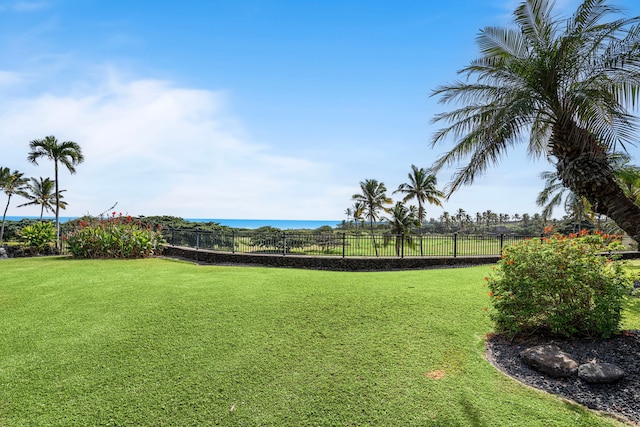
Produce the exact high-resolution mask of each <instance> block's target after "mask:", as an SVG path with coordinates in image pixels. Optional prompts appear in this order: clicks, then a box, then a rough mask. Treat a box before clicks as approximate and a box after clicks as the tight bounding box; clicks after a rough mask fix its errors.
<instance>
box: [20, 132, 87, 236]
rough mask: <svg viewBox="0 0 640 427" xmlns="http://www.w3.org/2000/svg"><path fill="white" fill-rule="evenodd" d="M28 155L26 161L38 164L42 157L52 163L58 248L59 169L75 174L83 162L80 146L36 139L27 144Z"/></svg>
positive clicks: (67, 142)
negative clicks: (61, 167) (62, 167)
mask: <svg viewBox="0 0 640 427" xmlns="http://www.w3.org/2000/svg"><path fill="white" fill-rule="evenodd" d="M29 149H30V150H31V151H30V152H29V155H28V156H27V160H29V161H30V162H31V163H33V164H36V165H37V164H38V159H40V158H42V157H44V158H46V159H49V160H51V161H53V165H54V182H55V192H54V195H55V207H56V211H55V215H56V248H60V208H61V202H60V185H59V183H60V180H59V167H60V165H62V166H64V167H65V168H66V169H67V170H68V171H69V172H70V173H71V174H74V173H76V166H77V165H78V164H80V163H82V162H83V161H84V156H83V155H82V149H81V148H80V145H78V144H77V143H75V142H73V141H64V142H61V143H58V140H57V139H56V137H55V136H52V135H50V136H47V137H45V138H44V139H36V140H33V141H31V142H30V143H29Z"/></svg>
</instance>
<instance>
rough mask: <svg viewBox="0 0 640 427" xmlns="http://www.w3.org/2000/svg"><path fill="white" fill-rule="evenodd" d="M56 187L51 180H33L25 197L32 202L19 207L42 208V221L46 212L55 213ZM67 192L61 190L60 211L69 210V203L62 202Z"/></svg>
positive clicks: (28, 185)
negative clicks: (63, 195) (63, 194)
mask: <svg viewBox="0 0 640 427" xmlns="http://www.w3.org/2000/svg"><path fill="white" fill-rule="evenodd" d="M54 187H55V183H54V182H53V181H52V180H51V179H49V178H42V177H40V179H36V178H31V182H30V183H28V184H27V188H26V192H27V194H26V195H25V197H26V198H27V199H29V200H30V201H29V202H27V203H23V204H21V205H18V207H19V208H21V207H23V206H40V220H42V217H43V215H44V213H45V212H51V213H54V212H55V195H54ZM65 191H66V190H60V209H66V208H67V203H66V202H64V201H63V200H62V193H64V192H65Z"/></svg>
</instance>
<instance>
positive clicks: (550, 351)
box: [520, 344, 580, 377]
mask: <svg viewBox="0 0 640 427" xmlns="http://www.w3.org/2000/svg"><path fill="white" fill-rule="evenodd" d="M520 357H522V360H524V363H526V364H527V365H529V366H532V367H533V368H535V369H537V370H539V371H541V372H544V373H545V374H548V375H551V376H552V377H570V376H573V375H575V374H576V372H577V371H578V366H580V364H579V363H578V362H576V361H575V360H573V359H572V358H571V356H570V355H569V354H567V353H565V352H563V351H562V350H561V349H560V347H558V346H557V345H550V344H544V345H537V346H535V347H531V348H528V349H526V350H523V351H522V352H520Z"/></svg>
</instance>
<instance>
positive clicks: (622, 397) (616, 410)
mask: <svg viewBox="0 0 640 427" xmlns="http://www.w3.org/2000/svg"><path fill="white" fill-rule="evenodd" d="M540 344H554V345H557V346H558V347H560V348H561V349H562V350H563V351H564V352H566V353H569V354H570V355H571V356H572V358H573V359H574V360H576V361H577V362H578V363H580V364H582V363H588V362H591V361H598V362H606V363H613V364H616V365H618V366H619V367H621V368H622V369H623V370H624V372H625V377H624V378H623V379H622V380H620V381H618V382H617V383H614V384H588V383H586V382H584V381H583V380H581V379H580V378H578V377H577V376H576V377H571V378H553V377H550V376H548V375H545V374H543V373H541V372H539V371H537V370H535V369H533V368H531V367H529V366H528V365H526V364H525V363H524V362H523V361H522V359H521V358H520V352H521V351H522V350H525V349H527V348H529V347H533V346H536V345H540ZM486 347H487V358H488V359H489V361H490V362H491V363H493V365H494V366H496V367H497V368H498V369H500V370H501V371H502V372H504V373H505V374H507V375H509V376H510V377H512V378H514V379H516V380H518V381H520V382H522V383H524V384H527V385H529V386H531V387H534V388H537V389H540V390H544V391H546V392H549V393H552V394H555V395H558V396H561V397H563V398H565V399H568V400H571V401H574V402H576V403H579V404H581V405H584V406H586V407H587V408H590V409H594V410H598V411H602V412H606V413H608V414H611V415H613V416H615V417H618V418H621V419H623V420H625V421H627V422H629V423H631V424H634V425H640V331H625V332H624V333H623V334H621V335H618V336H615V337H612V338H609V339H584V340H572V341H564V340H557V339H553V340H551V339H543V338H539V337H538V338H528V339H514V340H508V339H506V338H505V337H503V336H500V335H493V336H491V337H489V338H488V339H487V342H486Z"/></svg>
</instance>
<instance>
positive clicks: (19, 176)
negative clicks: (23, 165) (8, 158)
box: [0, 167, 27, 243]
mask: <svg viewBox="0 0 640 427" xmlns="http://www.w3.org/2000/svg"><path fill="white" fill-rule="evenodd" d="M23 175H24V174H23V173H22V172H18V171H17V170H14V171H13V172H11V170H10V169H9V168H7V167H2V168H0V189H2V191H3V192H4V194H5V195H6V196H7V204H6V205H5V208H4V212H3V214H2V226H0V243H2V239H3V238H4V224H5V222H6V219H7V210H8V209H9V204H10V203H11V196H13V195H18V196H25V195H26V192H25V187H26V184H27V179H26V178H23Z"/></svg>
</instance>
